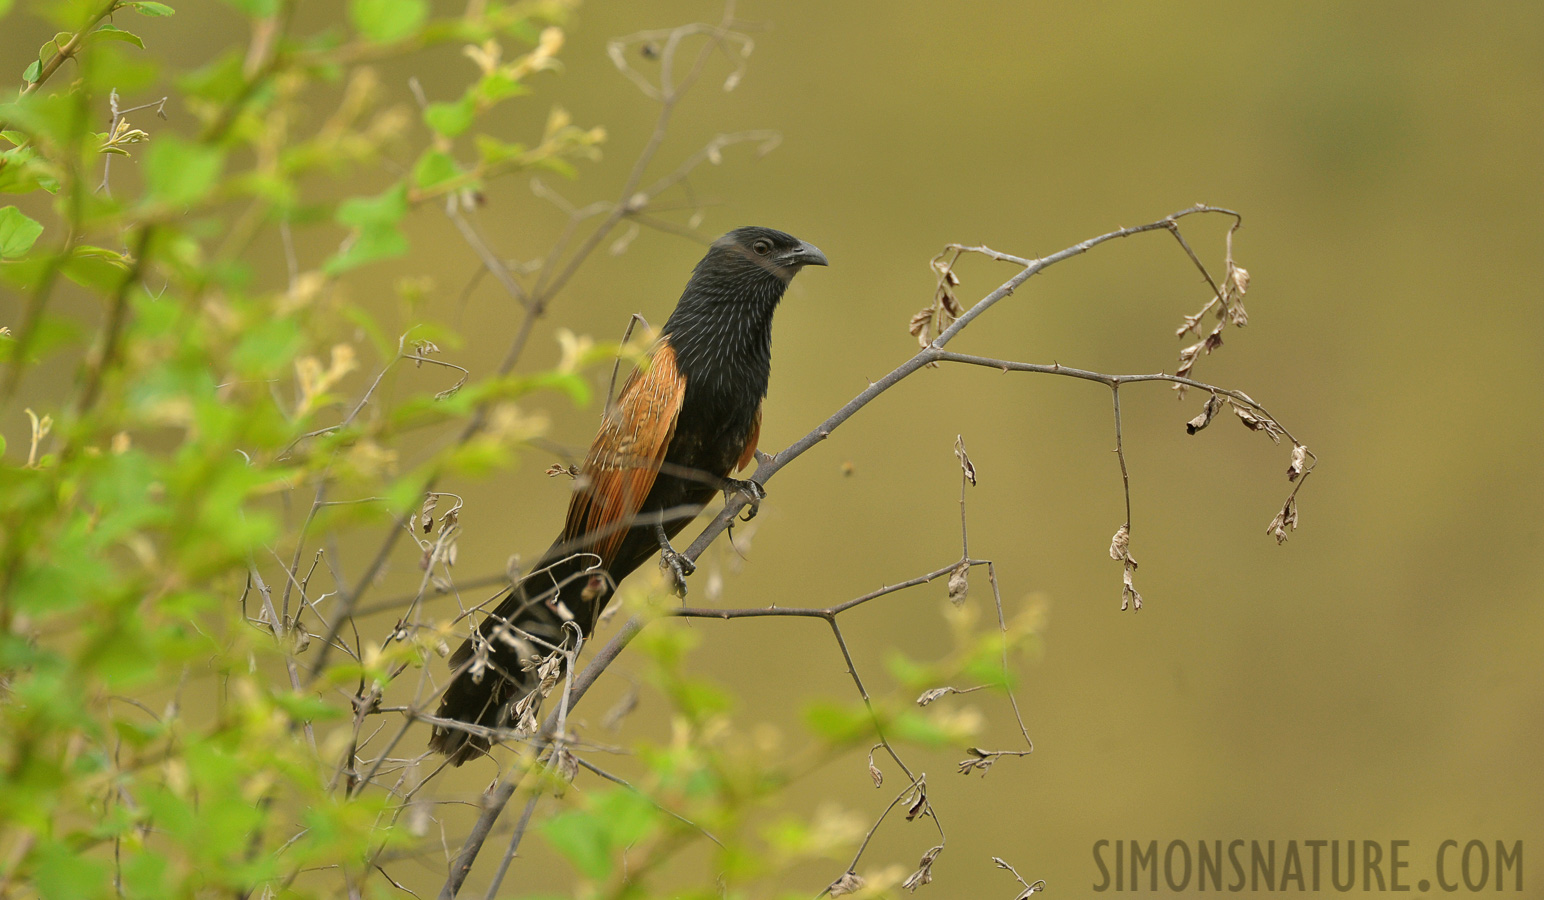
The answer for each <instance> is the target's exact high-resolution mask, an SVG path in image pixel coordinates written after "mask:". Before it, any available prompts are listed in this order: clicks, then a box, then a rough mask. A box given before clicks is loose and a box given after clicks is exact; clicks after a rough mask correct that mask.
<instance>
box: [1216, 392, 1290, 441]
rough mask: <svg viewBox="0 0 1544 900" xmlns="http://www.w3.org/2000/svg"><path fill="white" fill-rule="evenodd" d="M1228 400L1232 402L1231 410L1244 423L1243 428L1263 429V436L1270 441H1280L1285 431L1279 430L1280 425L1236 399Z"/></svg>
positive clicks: (1251, 429)
mask: <svg viewBox="0 0 1544 900" xmlns="http://www.w3.org/2000/svg"><path fill="white" fill-rule="evenodd" d="M1228 402H1229V403H1230V404H1232V406H1233V412H1234V413H1235V414H1236V415H1237V416H1238V420H1239V421H1240V422H1243V423H1244V427H1245V428H1248V429H1249V430H1250V431H1263V432H1265V436H1266V437H1268V438H1270V439H1271V441H1272V443H1277V444H1279V443H1281V436H1282V435H1283V434H1285V432H1283V431H1282V430H1281V426H1280V425H1277V424H1276V423H1275V422H1273V421H1271V420H1270V419H1269V418H1266V417H1265V416H1263V415H1257V414H1256V413H1255V411H1254V410H1252V409H1250V408H1249V407H1247V406H1244V405H1243V404H1241V403H1239V402H1238V401H1236V400H1229V401H1228Z"/></svg>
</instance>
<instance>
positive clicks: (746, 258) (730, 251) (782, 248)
mask: <svg viewBox="0 0 1544 900" xmlns="http://www.w3.org/2000/svg"><path fill="white" fill-rule="evenodd" d="M824 265H827V263H826V255H825V254H824V253H821V252H820V249H819V248H818V247H816V246H815V245H814V244H806V243H805V242H804V241H801V240H799V239H798V238H796V237H794V236H793V235H791V234H788V233H787V232H783V231H778V230H776V229H774V228H761V227H759V226H755V225H751V226H747V227H745V228H736V229H735V230H734V231H731V232H729V233H728V234H726V235H724V236H723V237H721V238H719V239H718V240H716V241H714V242H713V246H712V247H711V248H709V250H708V255H707V256H705V257H703V259H702V262H701V263H700V264H699V265H698V269H699V270H700V269H702V268H703V267H705V266H706V267H712V268H714V269H718V270H720V271H723V272H725V273H735V274H740V273H745V274H750V273H752V272H757V271H759V272H764V273H767V274H770V275H773V276H775V277H777V278H778V279H780V280H781V281H783V282H784V283H785V284H786V283H787V282H788V280H789V279H791V278H793V276H794V275H795V274H796V273H797V272H798V271H799V270H800V269H802V268H804V267H805V266H824Z"/></svg>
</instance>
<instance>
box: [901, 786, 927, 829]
mask: <svg viewBox="0 0 1544 900" xmlns="http://www.w3.org/2000/svg"><path fill="white" fill-rule="evenodd" d="M925 812H927V781H926V779H919V780H918V781H917V787H916V796H914V797H913V798H912V800H911V802H910V803H908V804H907V805H906V821H908V822H910V821H912V820H914V819H916V818H917V816H920V815H922V814H923V813H925Z"/></svg>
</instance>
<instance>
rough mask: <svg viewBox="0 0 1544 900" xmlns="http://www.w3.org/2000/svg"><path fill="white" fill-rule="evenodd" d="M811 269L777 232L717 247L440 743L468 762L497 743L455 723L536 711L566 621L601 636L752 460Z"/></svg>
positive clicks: (610, 425)
mask: <svg viewBox="0 0 1544 900" xmlns="http://www.w3.org/2000/svg"><path fill="white" fill-rule="evenodd" d="M806 265H820V266H823V265H826V258H825V256H824V255H822V254H821V252H820V251H819V250H817V249H816V248H815V247H813V246H811V245H809V244H806V243H804V242H802V241H800V240H799V239H798V238H795V237H793V236H792V235H789V234H786V233H784V232H781V231H776V230H774V229H771V228H760V227H747V228H738V229H735V230H734V231H731V232H729V233H728V234H725V235H724V236H723V237H721V238H719V239H718V240H716V241H714V242H713V245H712V246H711V247H710V248H709V249H708V252H707V255H705V256H704V257H703V258H702V261H701V262H699V263H698V264H697V267H696V268H695V269H694V270H693V271H692V275H691V278H690V280H689V281H688V282H687V284H686V289H685V290H684V291H683V292H682V294H681V299H680V300H679V301H678V302H677V304H676V308H675V311H674V312H672V313H671V314H670V318H669V320H667V321H666V322H665V326H664V328H663V329H662V330H661V334H660V340H659V344H658V345H657V346H656V348H655V351H654V355H653V361H652V364H651V366H650V368H649V370H648V372H638V373H634V375H633V377H632V378H631V379H629V381H628V383H627V385H625V386H624V387H623V389H622V392H621V394H620V396H619V398H618V401H617V404H616V406H615V407H614V408H613V409H611V410H608V412H607V417H606V422H605V423H604V424H603V425H602V428H601V433H600V434H599V435H598V436H597V437H596V439H595V443H594V445H593V446H592V447H591V449H590V454H589V456H588V457H587V459H586V462H585V465H584V466H583V467H581V471H580V478H579V480H578V482H577V487H576V493H575V496H574V499H573V501H572V503H571V505H570V509H569V516H568V523H567V525H566V526H565V528H564V530H563V533H562V534H561V535H560V536H559V538H558V540H557V541H556V542H554V543H553V545H552V547H551V548H550V549H548V551H547V552H546V553H545V554H544V555H543V556H542V559H541V561H540V562H539V563H538V564H537V565H536V566H535V568H534V569H533V570H532V573H531V574H530V575H529V576H528V577H527V578H526V579H525V580H524V581H523V582H521V583H520V584H519V585H518V586H516V587H515V588H514V589H513V590H512V591H511V592H510V593H509V595H508V596H506V597H505V598H504V600H503V601H502V602H501V603H500V604H499V606H498V608H497V609H496V610H495V611H494V612H493V614H492V615H490V616H488V618H486V619H484V620H483V622H482V624H481V625H480V626H479V628H478V629H477V631H476V632H475V633H474V634H473V635H472V636H471V637H469V638H468V639H467V640H466V641H465V642H463V643H462V645H461V646H460V647H459V648H458V649H457V650H456V652H455V653H453V654H452V655H451V657H450V664H451V668H452V675H451V681H450V684H449V685H447V686H446V689H445V692H444V696H443V698H442V700H441V702H440V709H439V718H441V719H443V720H448V721H447V722H445V723H443V724H438V725H436V727H435V729H434V735H433V737H432V739H431V741H430V745H431V746H432V747H433V748H434V749H436V750H439V751H440V752H442V753H445V754H447V755H448V756H450V758H451V761H452V762H453V763H455V764H457V765H459V764H461V763H462V762H465V761H466V760H468V759H471V758H472V757H474V756H476V755H478V754H479V753H481V752H483V751H484V750H486V749H487V748H488V746H489V745H490V737H489V735H488V733H487V732H486V731H482V730H468V729H466V728H462V727H457V726H456V725H454V724H451V722H460V723H467V724H470V725H474V726H481V727H482V728H483V729H491V728H500V727H505V726H507V725H510V724H512V722H513V719H512V713H513V712H514V707H515V706H516V705H517V704H518V705H519V707H520V711H521V712H527V711H529V712H531V714H532V715H534V703H532V702H527V703H524V704H521V703H520V701H521V700H523V699H525V698H526V697H527V695H529V694H530V693H531V691H532V688H533V687H534V686H535V683H536V675H535V673H534V672H532V671H529V670H528V667H529V664H530V663H531V662H532V660H533V659H540V658H542V657H546V656H549V655H550V653H551V650H552V648H554V647H558V646H561V645H563V644H564V623H565V622H572V623H573V624H574V625H576V626H578V627H579V628H580V630H581V631H582V632H583V633H584V634H585V635H586V636H588V635H589V634H590V632H591V631H592V630H593V629H594V627H595V623H596V621H597V619H598V618H599V616H600V613H601V610H602V609H604V608H605V606H606V603H607V601H609V600H610V599H611V594H612V592H613V590H614V589H615V587H616V585H617V583H619V582H620V581H621V580H622V579H623V578H625V577H627V575H628V574H629V573H631V572H632V571H633V570H634V569H636V568H637V567H638V566H640V565H641V564H643V563H644V562H645V561H646V560H647V559H649V557H651V556H653V555H654V554H655V553H657V552H659V551H660V549H661V542H660V529H661V528H662V529H663V532H664V534H665V535H667V536H669V537H674V536H675V535H676V534H677V533H679V532H680V531H681V529H682V528H684V527H685V526H686V524H687V522H689V521H690V520H691V519H692V518H693V517H695V516H696V515H697V513H698V512H700V511H701V510H702V508H703V507H704V506H706V505H707V503H708V502H709V501H710V500H712V498H713V496H714V495H715V494H716V493H717V492H718V491H720V490H722V489H724V487H725V485H726V479H727V478H728V476H729V475H730V474H731V473H732V472H733V471H734V469H735V467H736V465H737V464H740V463H742V462H743V461H745V460H748V459H749V457H750V454H751V451H753V450H754V449H755V442H756V438H757V435H758V433H759V430H760V426H761V402H762V400H763V398H765V397H766V394H767V383H768V380H769V379H770V377H771V369H772V314H773V313H774V312H775V311H776V309H777V305H778V302H779V301H780V300H781V299H782V297H783V292H784V291H785V290H786V289H787V287H788V282H789V281H790V280H791V279H792V278H793V276H794V275H795V274H796V273H797V272H798V271H799V270H800V269H801V268H803V267H804V266H806ZM667 419H668V421H667ZM643 484H647V489H646V490H643V489H637V490H635V491H632V492H630V490H629V488H630V487H631V486H641V485H643ZM635 494H642V495H643V496H642V499H641V502H640V500H639V498H638V497H637V496H636V495H635ZM533 699H535V698H533ZM513 724H518V722H513Z"/></svg>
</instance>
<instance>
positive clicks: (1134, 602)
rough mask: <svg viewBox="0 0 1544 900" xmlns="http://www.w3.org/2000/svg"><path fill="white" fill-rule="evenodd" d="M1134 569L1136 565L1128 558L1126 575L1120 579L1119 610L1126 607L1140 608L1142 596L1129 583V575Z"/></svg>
mask: <svg viewBox="0 0 1544 900" xmlns="http://www.w3.org/2000/svg"><path fill="white" fill-rule="evenodd" d="M1136 567H1137V564H1136V563H1135V562H1133V561H1132V560H1131V559H1130V558H1129V557H1128V558H1127V561H1126V574H1125V576H1124V577H1123V578H1122V587H1121V592H1120V608H1121V609H1122V610H1124V609H1127V608H1128V607H1130V608H1133V609H1141V608H1142V595H1141V594H1139V593H1137V589H1136V586H1135V585H1133V584H1132V583H1131V573H1132V571H1134V570H1135V569H1136Z"/></svg>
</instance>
